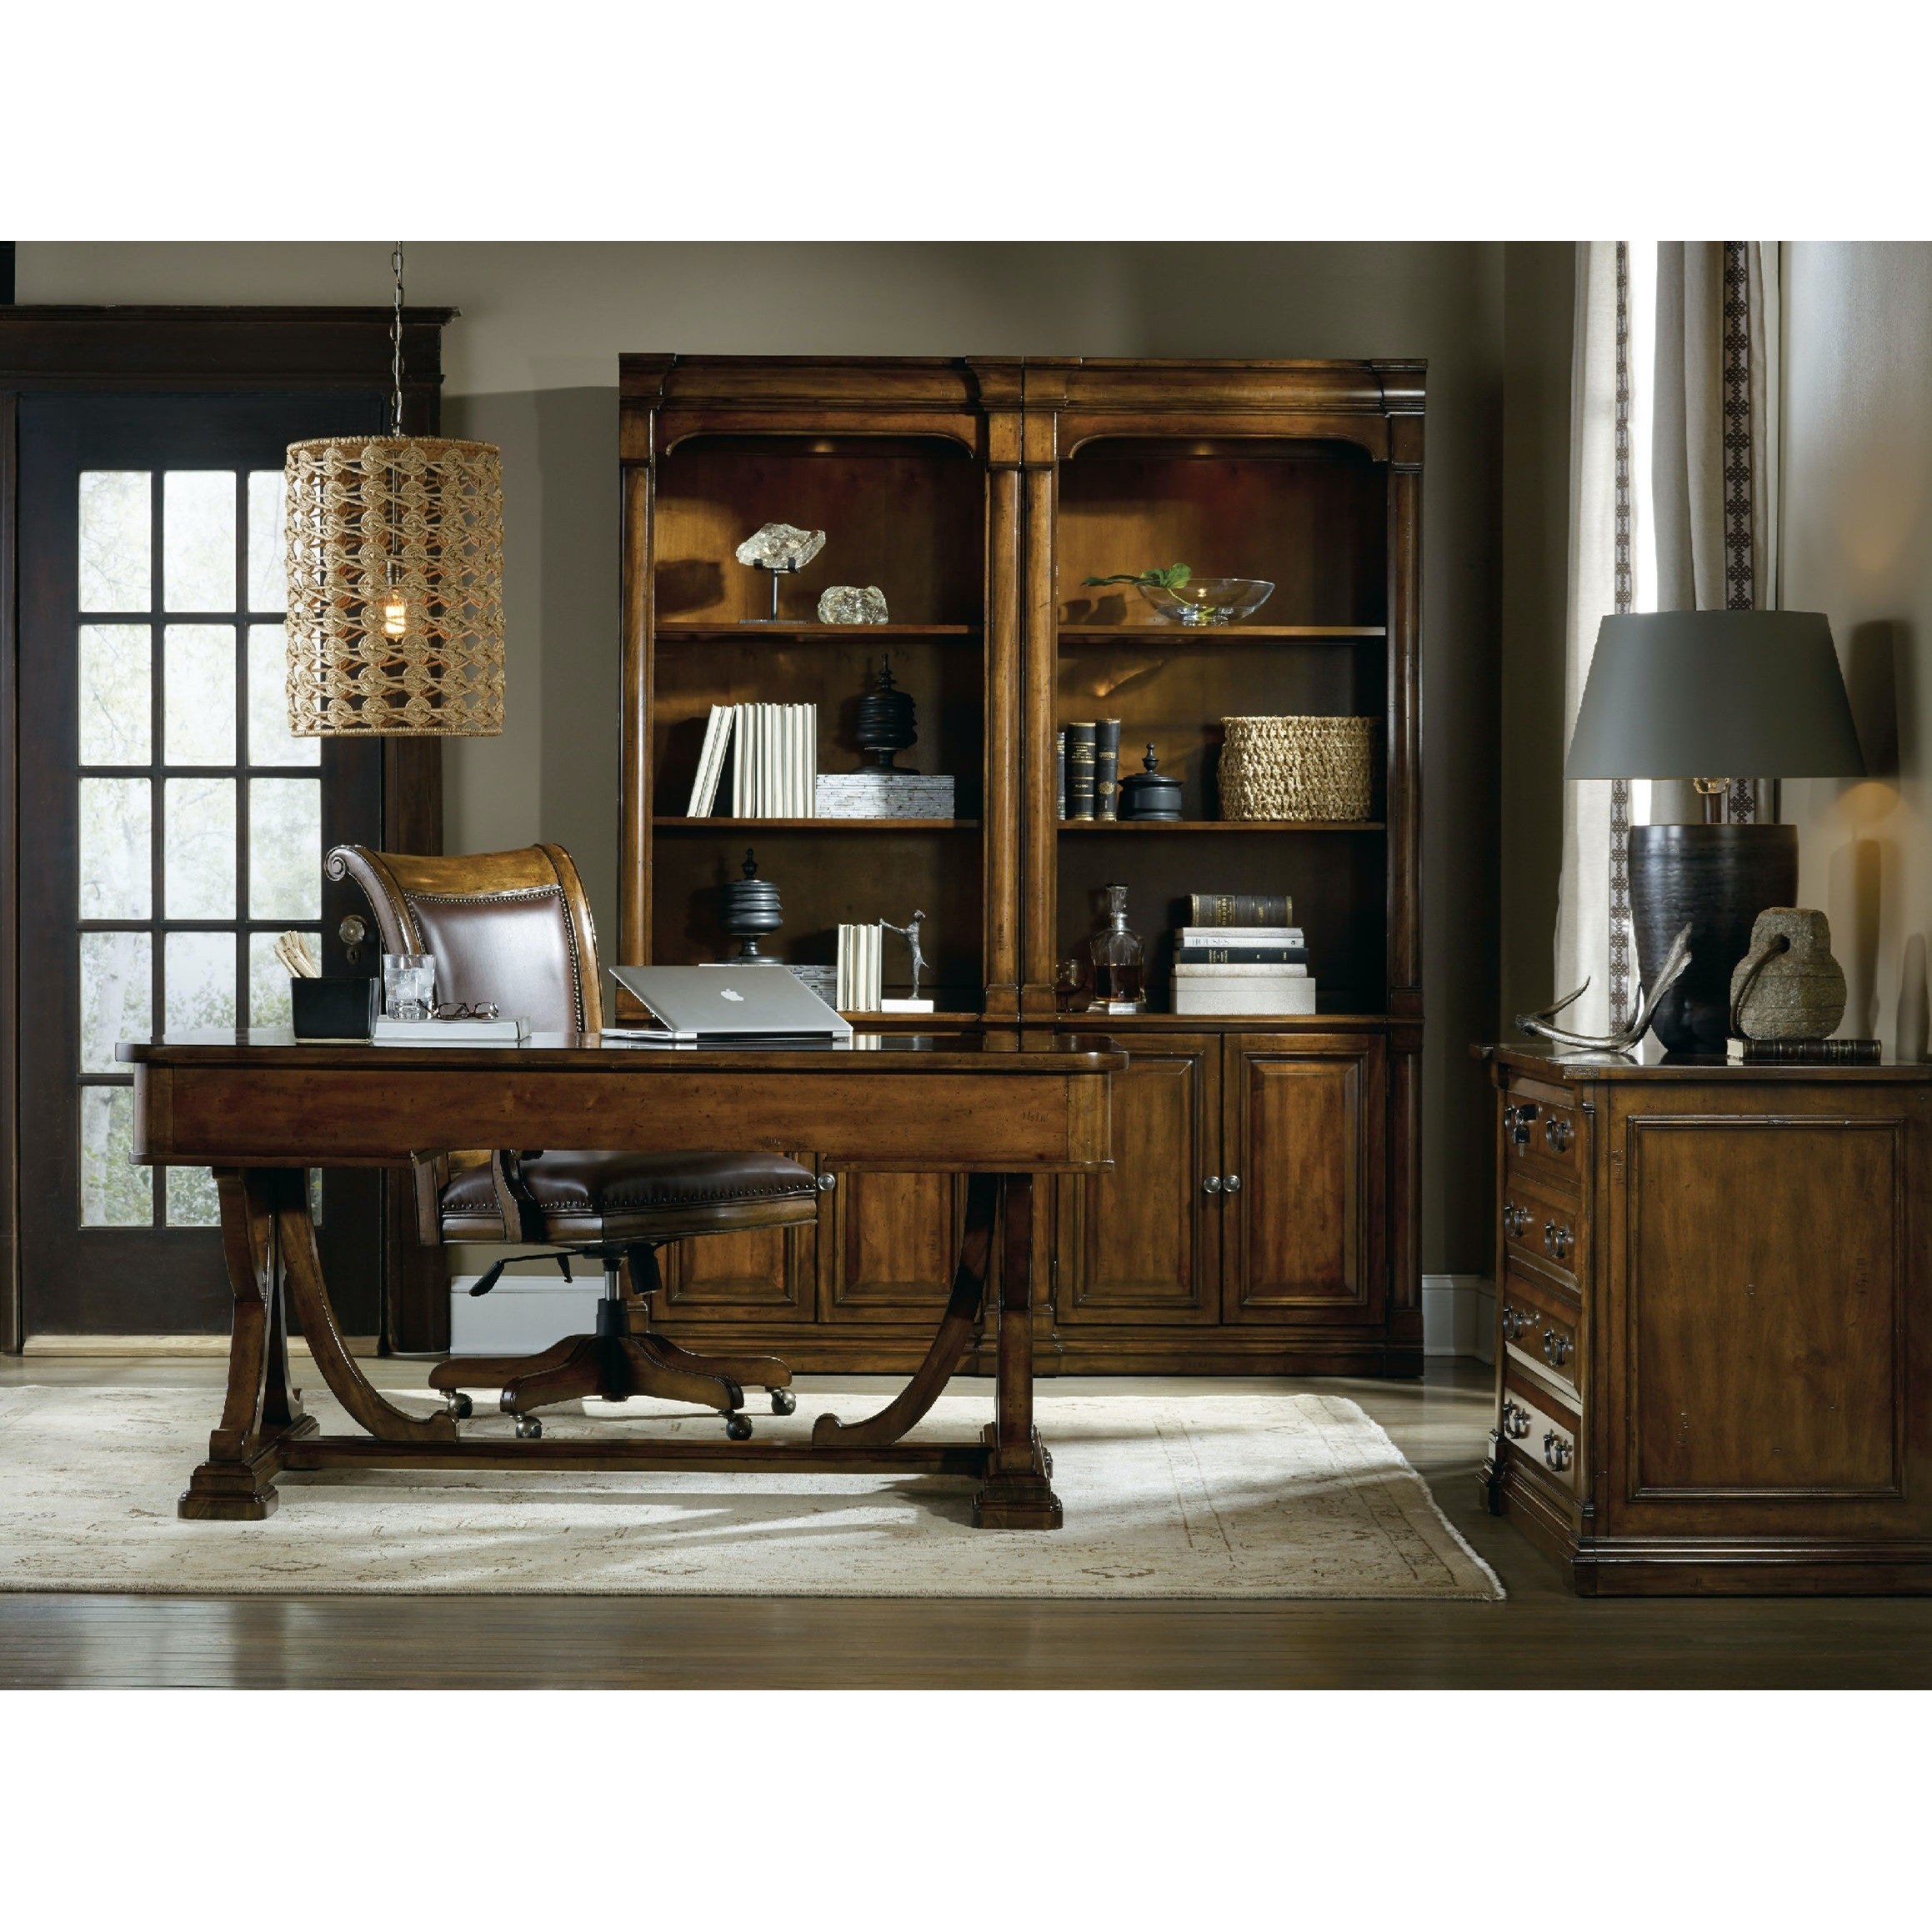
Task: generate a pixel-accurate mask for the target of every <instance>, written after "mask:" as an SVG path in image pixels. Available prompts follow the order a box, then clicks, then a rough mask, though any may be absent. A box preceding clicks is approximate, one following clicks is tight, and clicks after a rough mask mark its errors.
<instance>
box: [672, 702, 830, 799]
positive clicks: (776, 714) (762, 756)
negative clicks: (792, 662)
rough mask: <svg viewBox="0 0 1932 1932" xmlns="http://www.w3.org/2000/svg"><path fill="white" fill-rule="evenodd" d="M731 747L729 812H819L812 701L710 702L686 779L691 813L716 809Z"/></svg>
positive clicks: (815, 725) (814, 720)
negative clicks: (693, 769) (693, 772)
mask: <svg viewBox="0 0 1932 1932" xmlns="http://www.w3.org/2000/svg"><path fill="white" fill-rule="evenodd" d="M733 747H735V748H736V751H735V755H734V756H733V758H732V765H731V815H732V817H733V818H816V817H817V816H818V805H817V796H816V794H817V791H818V706H817V705H816V704H713V706H712V707H711V716H710V718H709V719H708V722H707V723H706V725H705V729H704V744H703V749H702V750H701V751H700V752H699V753H698V775H697V777H696V778H694V779H693V781H692V785H691V802H690V804H689V806H688V808H687V809H688V812H689V813H690V816H691V817H692V818H710V817H711V816H712V814H713V812H714V811H715V810H716V809H717V804H718V789H719V787H720V785H721V783H722V782H723V776H724V760H725V754H726V753H727V752H728V751H731V750H732V749H733Z"/></svg>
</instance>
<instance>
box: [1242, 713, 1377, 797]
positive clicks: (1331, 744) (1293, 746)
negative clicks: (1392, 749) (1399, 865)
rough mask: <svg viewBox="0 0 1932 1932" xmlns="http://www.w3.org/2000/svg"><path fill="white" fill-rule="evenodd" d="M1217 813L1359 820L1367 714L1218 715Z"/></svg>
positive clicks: (1370, 738)
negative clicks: (1221, 734)
mask: <svg viewBox="0 0 1932 1932" xmlns="http://www.w3.org/2000/svg"><path fill="white" fill-rule="evenodd" d="M1221 725H1222V728H1223V729H1224V731H1225V732H1226V733H1227V743H1226V745H1225V746H1224V748H1223V750H1222V753H1221V816H1222V817H1223V818H1367V817H1368V816H1369V810H1370V807H1371V802H1372V799H1373V796H1374V751H1375V720H1374V718H1223V719H1222V720H1221Z"/></svg>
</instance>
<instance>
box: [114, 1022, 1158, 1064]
mask: <svg viewBox="0 0 1932 1932" xmlns="http://www.w3.org/2000/svg"><path fill="white" fill-rule="evenodd" d="M114 1053H115V1057H116V1059H119V1060H121V1061H123V1062H132V1063H133V1064H135V1065H137V1066H159V1067H179V1068H191V1067H216V1066H219V1067H256V1068H260V1069H263V1070H264V1071H267V1070H268V1069H274V1068H278V1067H286V1068H289V1069H295V1068H307V1067H318V1066H320V1067H328V1068H331V1069H339V1070H351V1069H358V1068H366V1069H369V1070H370V1071H372V1072H373V1071H376V1070H378V1069H381V1070H385V1071H393V1070H396V1069H401V1068H406V1067H407V1068H433V1069H443V1070H444V1071H448V1072H453V1071H456V1070H458V1069H462V1068H465V1067H488V1068H492V1069H496V1068H508V1067H522V1068H529V1069H538V1068H541V1069H548V1070H556V1071H563V1070H568V1069H578V1070H583V1071H587V1072H604V1073H611V1072H622V1073H633V1072H638V1071H643V1070H648V1069H652V1068H660V1067H661V1068H663V1069H667V1070H669V1069H678V1070H680V1071H683V1072H686V1073H689V1072H693V1071H694V1070H698V1069H703V1070H708V1071H709V1070H715V1071H718V1072H725V1071H730V1072H734V1073H753V1072H755V1073H798V1074H810V1073H838V1074H848V1073H854V1072H864V1073H866V1074H873V1073H878V1074H984V1075H989V1076H995V1075H1000V1074H1034V1075H1039V1074H1084V1075H1094V1074H1117V1073H1120V1072H1123V1071H1124V1069H1125V1068H1126V1066H1127V1054H1126V1053H1125V1051H1124V1049H1122V1048H1120V1047H1119V1045H1118V1044H1116V1043H1115V1042H1114V1041H1113V1040H1111V1039H1108V1038H1107V1037H1106V1036H1105V1035H1104V1034H1065V1035H1060V1036H1058V1037H1055V1036H1053V1035H1051V1034H1044V1033H1043V1034H1040V1035H1039V1036H1038V1040H1037V1044H1036V1042H1035V1040H1034V1038H1032V1037H1029V1038H1028V1039H1026V1040H1025V1042H1024V1044H1021V1043H1020V1042H1018V1041H1015V1040H1014V1038H1013V1036H1011V1035H1005V1036H1002V1035H998V1034H987V1035H984V1036H982V1035H974V1034H959V1035H953V1034H947V1035H934V1034H900V1033H865V1032H859V1033H857V1034H854V1036H853V1043H852V1044H851V1045H850V1046H830V1045H827V1046H795V1047H772V1046H736V1047H718V1046H708V1047H691V1046H665V1045H661V1044H657V1043H655V1042H652V1041H647V1040H627V1039H601V1038H599V1037H598V1035H597V1034H543V1033H538V1034H531V1036H530V1038H529V1039H528V1041H527V1042H525V1044H523V1045H522V1046H434V1047H390V1046H383V1047H378V1046H370V1045H366V1044H362V1043H360V1042H355V1041H345V1042H328V1041H320V1040H298V1039H296V1038H295V1036H294V1034H293V1033H291V1032H290V1031H289V1030H288V1028H286V1027H248V1028H243V1029H233V1030H230V1029H223V1028H203V1029H197V1030H195V1031H192V1032H180V1033H170V1034H163V1036H162V1037H161V1038H159V1039H151V1040H123V1041H121V1042H120V1043H119V1044H118V1045H117V1046H116V1048H115V1049H114Z"/></svg>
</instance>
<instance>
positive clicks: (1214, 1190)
mask: <svg viewBox="0 0 1932 1932" xmlns="http://www.w3.org/2000/svg"><path fill="white" fill-rule="evenodd" d="M1220 1191H1221V1177H1220V1176H1219V1174H1209V1176H1208V1178H1207V1179H1205V1180H1204V1181H1203V1182H1202V1183H1201V1192H1202V1193H1203V1194H1219V1193H1220Z"/></svg>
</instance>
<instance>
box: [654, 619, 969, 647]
mask: <svg viewBox="0 0 1932 1932" xmlns="http://www.w3.org/2000/svg"><path fill="white" fill-rule="evenodd" d="M979 634H980V627H979V625H978V624H898V623H890V624H819V623H785V622H783V620H781V621H780V622H778V623H768V622H761V621H759V620H758V619H757V618H742V619H739V620H738V621H736V622H733V623H690V622H686V621H683V620H679V619H676V618H673V619H671V620H670V621H668V622H667V623H661V624H659V625H658V641H659V642H660V643H673V642H679V641H682V640H683V639H685V638H746V639H748V640H751V641H753V642H760V643H787V644H849V643H865V642H867V641H868V640H869V639H873V638H878V639H881V640H883V642H885V643H893V641H894V640H896V639H898V638H937V639H946V638H958V639H960V640H962V641H964V640H967V639H970V638H977V637H979Z"/></svg>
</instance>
